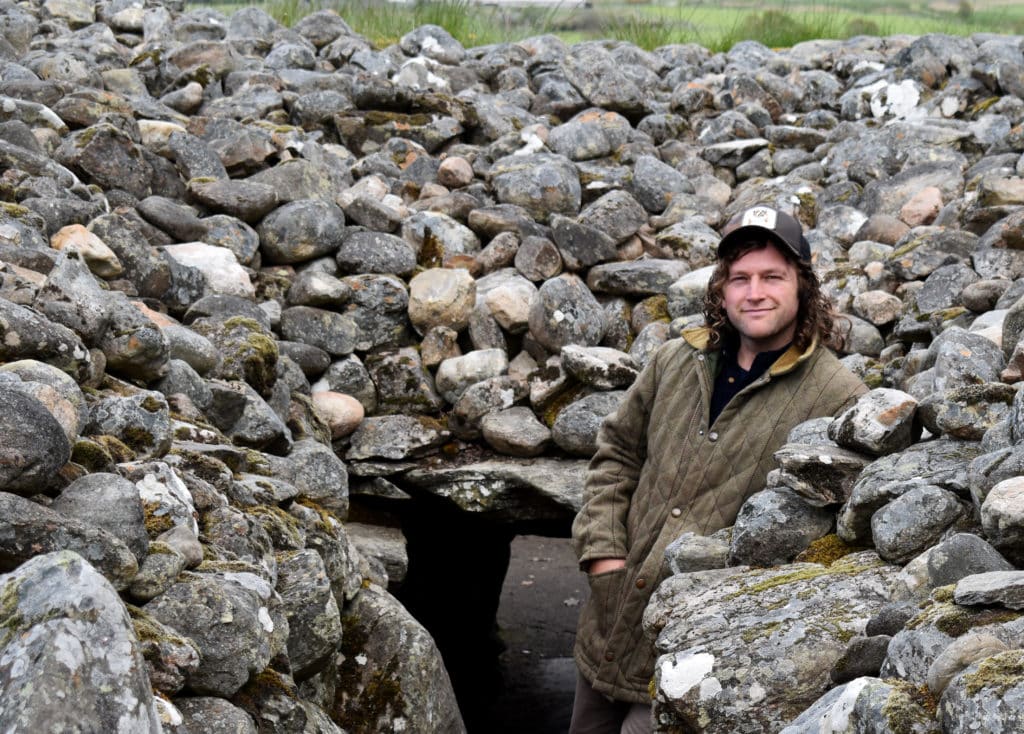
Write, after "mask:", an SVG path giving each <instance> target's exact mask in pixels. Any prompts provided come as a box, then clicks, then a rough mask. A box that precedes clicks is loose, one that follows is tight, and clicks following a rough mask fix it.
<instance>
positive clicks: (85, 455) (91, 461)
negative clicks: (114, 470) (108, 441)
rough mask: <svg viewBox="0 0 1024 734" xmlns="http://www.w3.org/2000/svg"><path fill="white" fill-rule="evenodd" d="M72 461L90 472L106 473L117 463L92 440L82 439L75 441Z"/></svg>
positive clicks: (105, 450) (103, 448) (102, 447)
mask: <svg viewBox="0 0 1024 734" xmlns="http://www.w3.org/2000/svg"><path fill="white" fill-rule="evenodd" d="M125 448H126V449H127V448H128V447H127V446H126V447H125ZM71 461H73V462H75V463H76V464H81V465H82V466H84V467H85V468H86V469H88V470H89V471H90V472H97V471H104V470H105V469H106V468H108V467H110V466H111V465H112V464H116V463H117V462H116V461H114V457H113V455H112V454H111V453H110V451H108V450H107V449H106V447H105V446H103V445H102V444H101V443H99V442H97V441H95V440H93V439H92V438H80V439H78V440H77V441H75V447H74V448H73V449H72V451H71Z"/></svg>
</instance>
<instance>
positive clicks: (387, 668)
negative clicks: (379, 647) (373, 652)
mask: <svg viewBox="0 0 1024 734" xmlns="http://www.w3.org/2000/svg"><path fill="white" fill-rule="evenodd" d="M341 623H342V628H343V629H344V630H345V634H344V636H343V637H342V641H341V652H342V654H343V655H344V661H343V662H342V663H341V664H340V665H339V666H338V687H337V692H336V694H335V697H334V705H333V709H334V710H333V711H332V712H331V713H332V714H333V715H332V717H331V718H332V719H334V720H335V721H344V722H345V729H346V731H349V732H351V734H374V733H375V732H378V731H380V719H381V717H387V718H389V719H394V718H398V717H404V716H406V715H407V712H406V708H405V699H404V697H403V696H402V687H401V685H400V684H399V682H398V675H397V674H398V664H399V661H398V658H397V657H396V656H392V657H390V658H389V659H388V660H386V661H380V660H378V661H375V663H376V664H375V665H373V666H369V665H360V664H359V663H358V661H357V658H358V657H359V655H360V654H365V652H366V649H367V646H368V644H369V635H368V634H367V631H366V623H365V621H364V620H363V619H362V618H360V617H359V616H357V615H353V614H348V615H345V616H343V617H342V620H341Z"/></svg>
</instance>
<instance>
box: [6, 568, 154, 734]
mask: <svg viewBox="0 0 1024 734" xmlns="http://www.w3.org/2000/svg"><path fill="white" fill-rule="evenodd" d="M0 587H2V588H3V592H4V593H3V598H4V599H5V603H4V609H3V615H4V618H5V619H10V620H12V621H15V623H16V628H15V629H14V630H13V632H14V634H12V635H9V636H6V638H5V641H4V645H3V648H2V649H0V691H2V692H3V698H4V706H3V711H2V712H0V723H2V725H3V726H4V728H5V729H9V730H12V731H18V730H23V729H32V728H36V727H44V728H47V729H51V730H60V731H76V732H85V731H116V730H117V729H118V728H119V727H121V728H127V729H130V730H131V731H136V732H152V733H154V734H155V733H156V732H159V731H161V726H160V721H159V718H158V716H157V710H156V705H155V704H154V700H153V693H152V690H151V688H150V682H149V679H148V676H147V675H146V668H145V665H144V663H143V659H142V654H141V650H140V646H139V642H138V639H137V638H136V635H135V631H134V630H133V629H132V623H131V620H130V619H129V617H128V614H127V612H126V611H125V608H124V605H123V604H122V603H121V600H120V599H119V598H118V595H117V592H116V591H115V590H114V589H113V588H112V587H111V586H110V584H109V583H108V582H107V581H106V580H105V579H104V578H103V577H102V576H101V575H100V574H99V573H97V572H96V570H95V569H94V568H93V567H92V566H91V565H89V563H88V562H87V561H85V560H84V559H82V558H81V557H80V556H79V555H77V554H76V553H74V552H71V551H70V550H67V551H60V552H56V553H47V554H45V555H40V556H39V557H37V558H33V559H32V560H29V561H27V562H26V563H24V564H23V565H22V566H20V567H19V568H18V569H17V570H15V571H14V572H12V573H8V574H4V575H3V576H2V577H0ZM68 650H74V651H75V653H74V654H73V655H69V654H68V652H67V651H68ZM28 660H31V661H32V665H26V664H25V663H26V661H28ZM110 690H117V691H119V695H117V696H111V695H109V693H108V691H110Z"/></svg>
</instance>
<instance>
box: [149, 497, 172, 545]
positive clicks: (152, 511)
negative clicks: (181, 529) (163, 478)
mask: <svg viewBox="0 0 1024 734" xmlns="http://www.w3.org/2000/svg"><path fill="white" fill-rule="evenodd" d="M161 509H163V505H161V504H160V503H159V502H143V503H142V512H143V515H144V517H145V524H146V533H147V534H148V535H149V537H151V538H155V537H156V536H158V535H160V533H163V532H166V531H168V530H170V529H171V528H172V527H174V521H173V520H172V519H171V516H170V515H168V514H166V513H161V512H160V510H161Z"/></svg>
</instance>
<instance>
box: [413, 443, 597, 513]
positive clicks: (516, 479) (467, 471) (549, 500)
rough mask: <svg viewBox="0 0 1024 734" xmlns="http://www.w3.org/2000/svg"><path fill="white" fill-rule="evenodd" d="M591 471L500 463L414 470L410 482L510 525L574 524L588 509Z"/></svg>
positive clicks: (580, 464) (538, 462) (549, 463)
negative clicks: (586, 498) (586, 480)
mask: <svg viewBox="0 0 1024 734" xmlns="http://www.w3.org/2000/svg"><path fill="white" fill-rule="evenodd" d="M586 465H587V462H585V461H582V460H578V459H574V460H571V461H560V460H557V459H553V458H549V457H538V458H513V457H498V458H494V459H490V460H486V461H478V462H472V463H469V464H465V465H463V466H453V467H445V468H443V469H440V470H426V469H414V470H412V471H410V472H409V473H407V474H406V475H405V480H406V481H407V482H408V483H409V484H410V485H411V486H413V487H415V488H417V489H419V490H423V491H426V492H429V493H431V494H433V495H436V496H437V497H440V498H444V499H446V500H448V501H450V502H452V503H453V504H455V505H456V506H457V507H459V508H460V509H462V510H463V511H465V512H474V513H475V512H481V513H487V515H488V516H493V517H501V518H505V519H506V520H508V521H510V522H520V521H521V522H529V521H533V520H553V519H559V518H562V519H569V518H571V517H573V516H574V515H575V514H576V513H577V512H578V511H579V508H580V507H581V506H582V503H583V482H584V478H585V475H586Z"/></svg>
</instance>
